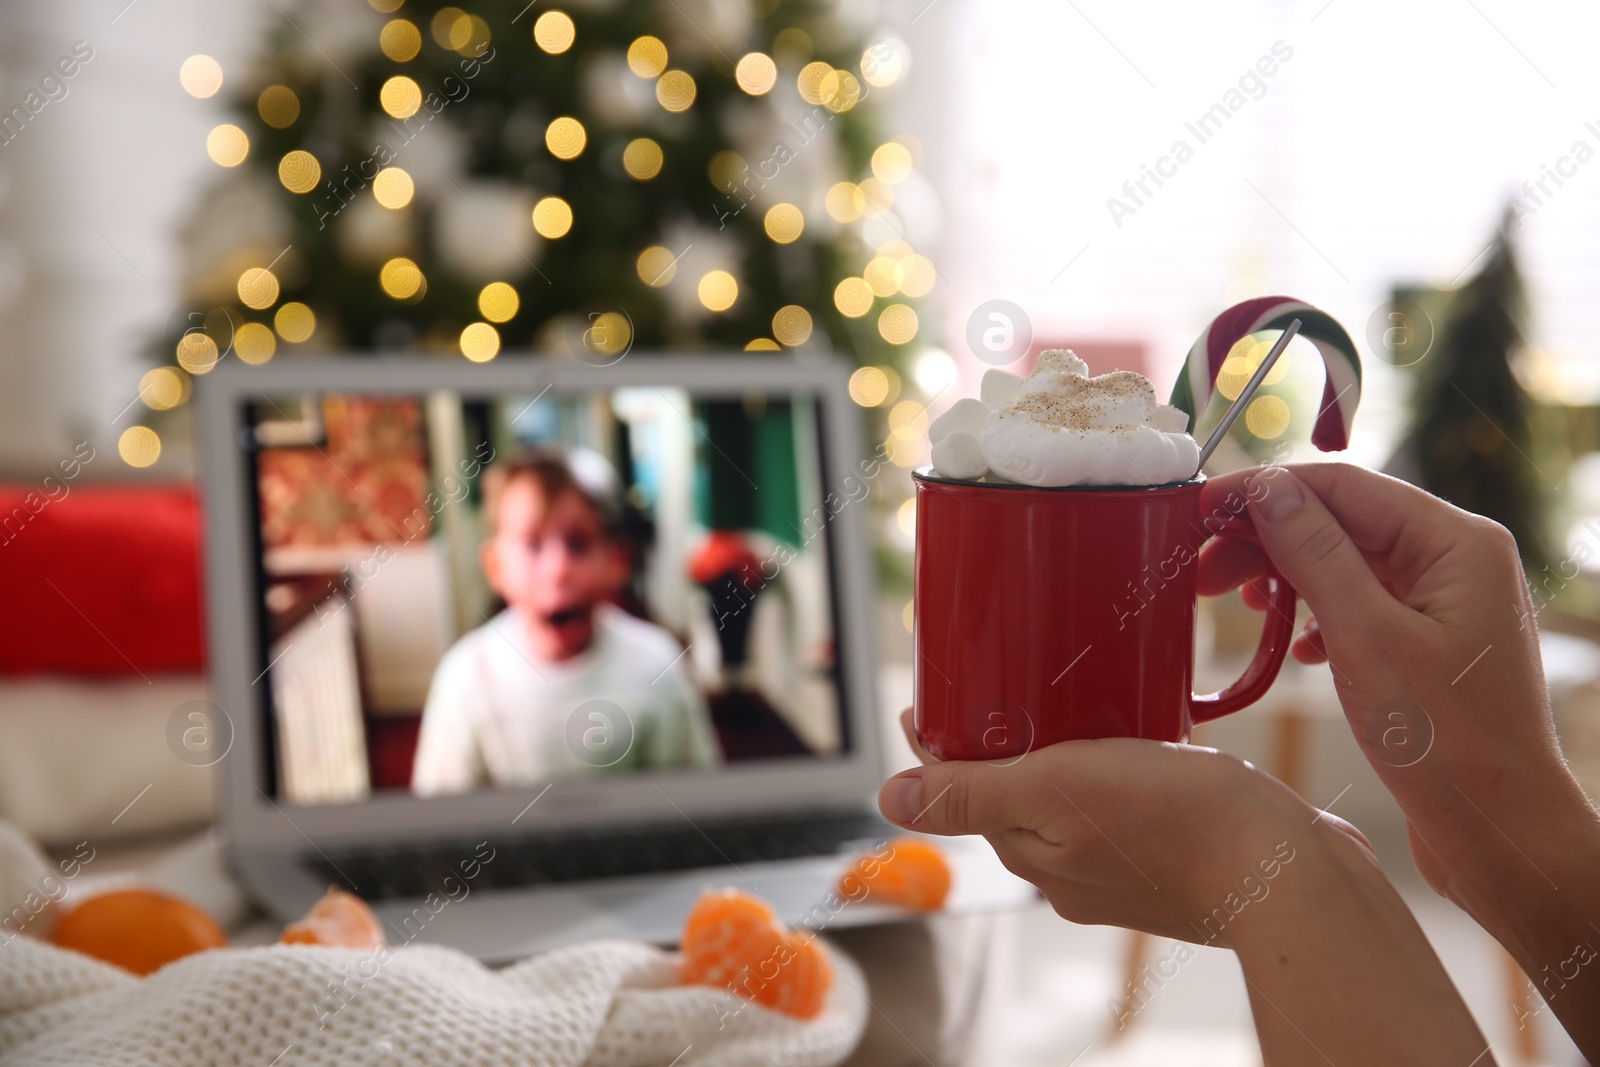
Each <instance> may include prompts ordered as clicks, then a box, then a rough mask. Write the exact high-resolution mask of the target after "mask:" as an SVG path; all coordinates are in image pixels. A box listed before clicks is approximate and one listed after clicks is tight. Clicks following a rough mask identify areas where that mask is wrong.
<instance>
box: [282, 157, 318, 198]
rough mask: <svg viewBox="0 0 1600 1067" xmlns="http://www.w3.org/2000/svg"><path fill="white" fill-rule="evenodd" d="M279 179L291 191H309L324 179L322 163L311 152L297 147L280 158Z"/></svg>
mask: <svg viewBox="0 0 1600 1067" xmlns="http://www.w3.org/2000/svg"><path fill="white" fill-rule="evenodd" d="M278 180H279V181H280V182H282V183H283V187H284V188H285V189H287V190H289V191H290V192H291V193H309V192H310V191H311V190H313V189H315V188H316V187H317V185H318V184H319V183H321V181H322V164H321V163H318V162H317V157H316V156H314V155H312V154H311V153H310V152H307V151H304V150H303V149H299V148H296V149H295V150H294V151H293V152H288V153H285V155H284V157H283V158H282V159H280V160H278Z"/></svg>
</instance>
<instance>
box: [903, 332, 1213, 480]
mask: <svg viewBox="0 0 1600 1067" xmlns="http://www.w3.org/2000/svg"><path fill="white" fill-rule="evenodd" d="M980 396H981V399H966V400H958V401H956V403H955V404H953V405H951V407H950V410H948V411H946V412H945V413H944V414H943V415H940V416H939V417H938V418H937V419H935V420H934V421H933V424H932V425H931V426H930V427H929V428H928V438H929V440H930V441H931V442H932V444H933V467H934V471H935V472H936V473H938V474H939V475H941V476H942V477H946V478H959V479H962V480H965V481H972V480H976V479H979V478H986V479H987V480H989V481H1009V482H1020V483H1022V484H1023V485H1035V486H1061V485H1163V484H1166V483H1168V482H1181V481H1183V480H1185V479H1187V478H1189V477H1190V476H1192V475H1193V474H1194V473H1195V471H1196V470H1197V469H1198V468H1199V466H1200V447H1199V445H1197V444H1196V443H1195V440H1194V438H1193V437H1190V436H1189V434H1188V432H1187V430H1188V426H1189V416H1188V415H1186V414H1184V413H1183V412H1182V411H1180V410H1178V409H1177V408H1175V407H1171V406H1169V405H1167V404H1162V403H1158V402H1157V401H1156V393H1155V389H1154V388H1153V387H1152V386H1151V385H1150V382H1149V381H1148V380H1147V379H1146V378H1145V377H1144V376H1143V375H1142V374H1136V373H1135V372H1133V371H1112V372H1111V373H1110V374H1102V375H1100V376H1099V377H1095V378H1091V377H1089V367H1088V364H1086V363H1084V361H1083V360H1081V359H1079V358H1078V357H1077V356H1075V355H1073V354H1072V352H1070V351H1068V350H1067V349H1062V348H1052V349H1046V350H1045V351H1044V352H1041V353H1040V354H1039V362H1038V363H1037V364H1036V365H1035V366H1034V368H1033V373H1032V374H1030V375H1028V377H1026V378H1019V377H1018V376H1016V375H1015V374H1008V373H1007V372H1005V371H1003V370H998V369H996V370H990V371H988V372H987V373H985V374H984V376H983V384H982V387H981V389H980Z"/></svg>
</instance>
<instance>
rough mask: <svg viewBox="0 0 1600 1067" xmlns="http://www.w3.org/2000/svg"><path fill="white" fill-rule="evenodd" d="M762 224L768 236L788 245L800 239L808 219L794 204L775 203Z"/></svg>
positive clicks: (768, 210)
mask: <svg viewBox="0 0 1600 1067" xmlns="http://www.w3.org/2000/svg"><path fill="white" fill-rule="evenodd" d="M762 225H763V227H764V228H765V229H766V231H767V236H768V237H770V238H772V239H773V240H774V241H776V242H777V243H778V244H780V245H786V244H790V243H792V242H794V241H796V240H799V238H800V235H801V233H803V232H805V228H806V220H805V216H804V215H802V214H801V213H800V209H799V208H797V207H795V206H794V205H793V204H774V205H773V206H772V207H770V208H768V209H767V214H766V217H765V219H764V220H763V222H762Z"/></svg>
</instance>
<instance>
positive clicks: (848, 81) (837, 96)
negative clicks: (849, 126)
mask: <svg viewBox="0 0 1600 1067" xmlns="http://www.w3.org/2000/svg"><path fill="white" fill-rule="evenodd" d="M817 94H818V95H819V96H821V97H822V106H823V107H825V108H827V109H828V110H829V111H832V112H834V113H835V114H841V113H843V112H846V111H849V110H850V109H851V108H853V107H855V106H856V104H857V103H858V102H859V101H860V100H861V82H860V81H859V80H857V78H856V76H855V75H854V74H851V73H850V72H849V71H848V70H833V71H829V72H828V73H827V74H826V75H825V76H824V77H823V79H822V81H821V82H820V83H819V84H818V85H817Z"/></svg>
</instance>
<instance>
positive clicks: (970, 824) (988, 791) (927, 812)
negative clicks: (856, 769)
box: [878, 761, 1025, 836]
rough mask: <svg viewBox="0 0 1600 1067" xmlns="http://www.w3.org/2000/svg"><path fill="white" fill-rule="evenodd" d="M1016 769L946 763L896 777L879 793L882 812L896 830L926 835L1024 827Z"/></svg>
mask: <svg viewBox="0 0 1600 1067" xmlns="http://www.w3.org/2000/svg"><path fill="white" fill-rule="evenodd" d="M1007 771H1014V768H1013V767H1007V768H998V767H991V766H989V765H988V764H986V763H970V762H959V761H952V762H945V763H934V764H930V765H928V766H926V767H917V768H915V769H913V770H909V771H905V772H903V773H901V774H897V775H895V776H894V777H893V778H891V779H889V780H888V781H887V782H885V783H883V788H882V789H881V790H879V791H878V810H880V811H882V812H883V817H884V818H885V819H888V820H889V821H890V822H892V823H894V824H896V825H897V826H903V827H905V828H906V829H908V830H916V831H918V832H920V833H925V834H942V835H945V836H955V835H961V834H992V833H999V832H1000V831H1002V830H1009V829H1011V828H1013V827H1016V826H1020V825H1024V823H1023V822H1022V821H1021V820H1020V819H1019V815H1020V814H1021V813H1020V812H1018V811H1017V810H1016V809H1017V808H1018V807H1019V804H1018V801H1017V797H1018V791H1019V790H1020V789H1023V788H1025V786H1024V784H1023V783H1022V782H1021V781H1020V780H1019V779H1020V777H1021V776H1020V775H1018V774H1015V773H1011V774H1008V773H1006V772H1007Z"/></svg>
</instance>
